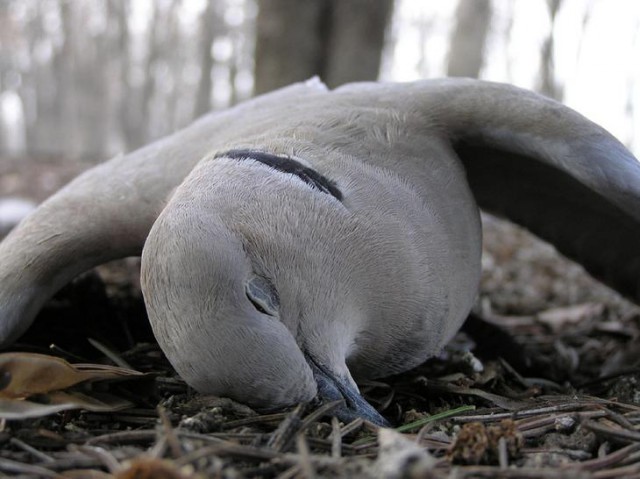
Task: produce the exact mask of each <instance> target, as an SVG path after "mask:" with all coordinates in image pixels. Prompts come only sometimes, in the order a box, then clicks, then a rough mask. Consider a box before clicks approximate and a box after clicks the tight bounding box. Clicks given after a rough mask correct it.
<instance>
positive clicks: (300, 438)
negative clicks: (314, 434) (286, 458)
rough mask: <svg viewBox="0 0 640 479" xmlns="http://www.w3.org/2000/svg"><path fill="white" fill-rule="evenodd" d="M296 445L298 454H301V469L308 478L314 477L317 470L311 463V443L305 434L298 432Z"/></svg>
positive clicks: (312, 478)
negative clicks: (309, 443)
mask: <svg viewBox="0 0 640 479" xmlns="http://www.w3.org/2000/svg"><path fill="white" fill-rule="evenodd" d="M296 446H297V449H298V454H299V455H300V470H301V471H302V473H303V475H304V476H305V477H306V478H307V479H314V478H315V477H316V471H315V470H314V469H313V465H312V464H311V459H310V452H309V445H308V444H307V440H306V439H305V437H304V434H302V433H301V434H298V435H297V436H296Z"/></svg>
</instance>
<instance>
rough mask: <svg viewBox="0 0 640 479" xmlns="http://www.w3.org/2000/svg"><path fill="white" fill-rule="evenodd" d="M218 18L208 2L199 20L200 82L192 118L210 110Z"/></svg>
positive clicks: (211, 4) (211, 3)
mask: <svg viewBox="0 0 640 479" xmlns="http://www.w3.org/2000/svg"><path fill="white" fill-rule="evenodd" d="M217 23H218V18H217V15H215V10H214V8H213V2H208V3H207V7H206V9H205V11H204V12H203V13H202V18H201V19H200V52H199V53H200V81H199V82H198V92H197V93H196V102H195V107H194V112H193V116H194V117H198V116H200V115H202V114H204V113H206V112H208V111H209V110H211V87H212V86H213V82H212V80H211V69H212V68H213V56H212V55H211V47H212V46H213V40H214V33H215V31H216V30H218V27H217V25H216V24H217Z"/></svg>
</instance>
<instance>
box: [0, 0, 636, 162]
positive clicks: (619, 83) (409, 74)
mask: <svg viewBox="0 0 640 479" xmlns="http://www.w3.org/2000/svg"><path fill="white" fill-rule="evenodd" d="M639 58H640V2H628V1H625V0H459V1H457V2H456V1H453V0H429V1H424V0H395V1H394V0H258V1H256V0H213V1H210V2H207V1H206V0H155V1H154V0H90V1H71V0H0V158H8V157H13V158H15V157H31V158H34V157H52V156H55V157H58V158H69V159H82V160H87V161H90V162H93V161H100V160H104V159H106V158H108V157H109V156H112V155H114V154H117V153H119V152H123V151H130V150H132V149H134V148H136V147H138V146H141V145H143V144H145V143H147V142H149V141H151V140H153V139H155V138H158V137H161V136H163V135H165V134H167V133H169V132H171V131H173V130H175V129H177V128H180V127H181V126H184V125H186V124H188V123H189V122H190V121H191V120H192V119H193V118H194V117H196V116H198V115H200V114H202V113H204V112H206V111H208V110H210V109H212V108H213V109H216V108H224V107H227V106H229V105H232V104H234V103H236V102H238V101H241V100H243V99H246V98H248V97H250V96H251V95H253V94H255V93H261V92H264V91H268V90H271V89H273V88H276V87H278V86H281V85H284V84H287V83H290V82H293V81H297V80H300V79H304V78H308V77H310V76H312V75H315V74H318V75H320V76H321V77H322V78H323V80H325V81H326V82H327V83H328V84H329V85H330V86H335V85H339V84H341V83H344V82H348V81H354V80H373V79H377V78H379V79H383V80H394V81H404V80H414V79H417V78H433V77H441V76H445V75H449V76H470V77H480V78H485V79H491V80H496V81H505V82H511V83H515V84H517V85H520V86H523V87H527V88H532V89H534V90H537V91H540V92H542V93H544V94H546V95H549V96H552V97H554V98H557V99H559V100H561V101H564V102H566V103H567V104H569V105H570V106H572V107H573V108H575V109H577V110H578V111H581V112H582V113H584V114H585V115H587V116H588V117H590V118H591V119H593V120H594V121H597V122H598V123H600V124H602V125H603V126H605V127H606V128H608V129H609V130H610V131H612V133H614V135H616V136H617V137H618V138H619V139H620V140H621V141H623V142H624V143H625V144H627V145H628V146H629V147H630V148H631V149H632V150H634V151H635V153H636V154H638V153H640V132H639V130H640V120H639V116H638V115H639V114H638V109H639V107H640V61H638V59H639ZM0 161H2V160H0Z"/></svg>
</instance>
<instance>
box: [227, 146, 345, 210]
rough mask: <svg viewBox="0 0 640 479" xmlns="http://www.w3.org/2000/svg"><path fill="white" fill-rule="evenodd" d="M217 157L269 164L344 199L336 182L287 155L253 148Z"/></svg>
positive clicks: (338, 198)
mask: <svg viewBox="0 0 640 479" xmlns="http://www.w3.org/2000/svg"><path fill="white" fill-rule="evenodd" d="M216 158H231V159H233V160H247V159H249V160H255V161H258V162H260V163H262V164H264V165H267V166H269V167H270V168H273V169H275V170H278V171H282V172H283V173H289V174H291V175H295V176H297V177H298V178H300V179H301V180H302V181H304V182H305V183H306V184H308V185H310V186H312V187H313V188H315V189H317V190H320V191H322V192H323V193H327V194H329V195H331V196H333V197H334V198H336V199H337V200H338V201H342V192H341V191H340V190H339V189H338V187H337V186H336V184H335V183H334V182H333V181H331V180H330V179H328V178H326V177H325V176H322V175H321V174H320V173H318V172H317V171H316V170H314V169H312V168H308V167H306V166H304V165H303V164H302V163H300V162H298V161H296V160H294V159H291V158H287V157H286V156H277V155H273V154H271V153H265V152H264V151H253V150H229V151H225V152H224V153H219V154H217V155H216Z"/></svg>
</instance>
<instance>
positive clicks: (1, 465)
mask: <svg viewBox="0 0 640 479" xmlns="http://www.w3.org/2000/svg"><path fill="white" fill-rule="evenodd" d="M0 471H5V472H17V473H20V474H32V475H34V476H42V477H56V476H57V475H58V473H57V472H54V471H52V470H50V469H46V468H44V467H41V466H33V465H31V464H23V463H21V462H17V461H12V460H11V459H6V458H0Z"/></svg>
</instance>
